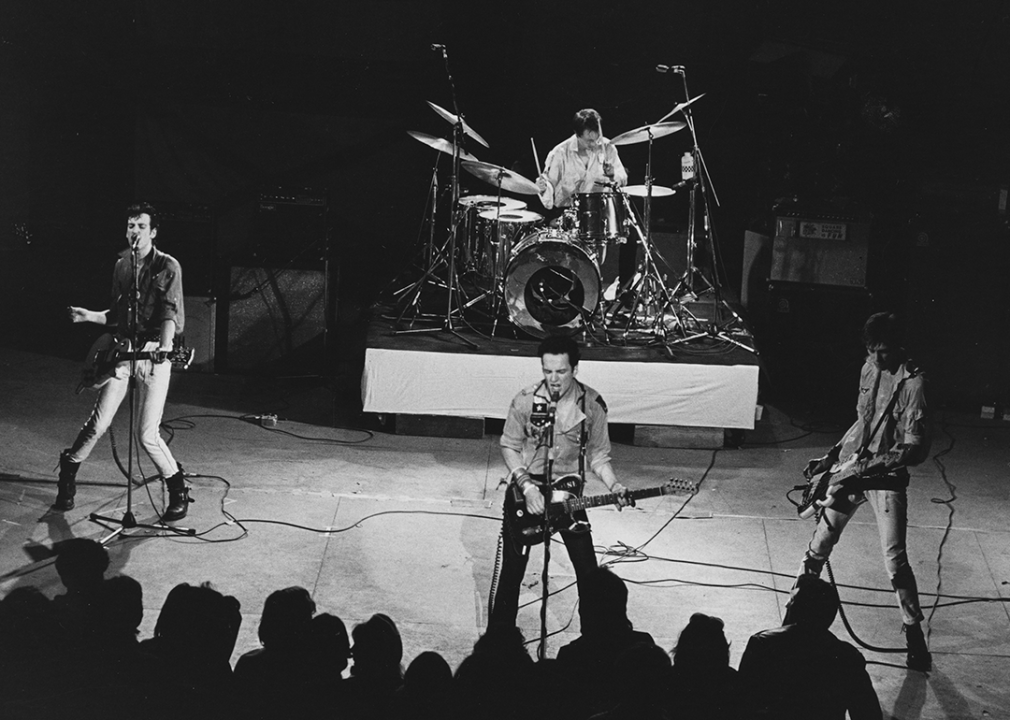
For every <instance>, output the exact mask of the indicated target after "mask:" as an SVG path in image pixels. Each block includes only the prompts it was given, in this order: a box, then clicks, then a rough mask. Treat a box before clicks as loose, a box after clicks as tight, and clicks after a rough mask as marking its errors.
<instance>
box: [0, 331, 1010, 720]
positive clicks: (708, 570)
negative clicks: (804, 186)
mask: <svg viewBox="0 0 1010 720" xmlns="http://www.w3.org/2000/svg"><path fill="white" fill-rule="evenodd" d="M528 362H530V363H531V364H532V365H533V367H532V368H531V370H530V372H531V374H533V375H535V374H536V360H535V359H533V358H529V359H528ZM0 364H2V367H3V374H2V379H0V403H2V410H3V411H2V414H0V431H2V437H3V452H2V455H0V550H2V552H0V592H2V593H6V592H9V591H10V590H11V589H12V588H15V587H18V586H20V585H26V584H30V585H35V586H38V587H40V588H41V589H42V590H43V591H44V592H45V593H46V594H47V595H49V596H50V597H51V596H53V595H56V594H58V593H61V592H62V588H61V586H60V583H59V580H58V578H57V575H56V572H55V569H54V567H53V563H52V551H53V546H54V545H55V544H57V543H58V542H60V541H62V540H65V539H68V538H71V537H90V538H95V539H102V538H103V537H105V536H106V535H108V532H109V531H107V530H106V529H104V528H102V527H100V526H99V525H97V524H96V523H94V522H92V521H90V520H89V514H91V513H102V514H105V515H109V516H113V517H122V514H123V512H124V510H125V509H126V487H125V482H124V480H123V477H122V475H121V474H120V473H119V472H118V470H117V468H116V465H115V463H114V461H113V455H112V452H111V445H110V442H109V440H108V439H103V440H102V442H100V443H99V445H98V447H97V449H96V451H95V453H94V454H93V455H92V458H91V459H90V460H89V461H88V462H87V463H86V464H85V465H84V466H83V467H82V469H81V472H80V475H79V481H80V489H79V491H78V495H77V507H76V508H75V509H74V510H73V511H71V512H69V513H67V514H65V515H60V514H52V513H49V512H48V511H47V510H48V507H49V505H50V503H51V502H52V500H53V498H54V496H55V480H56V475H55V472H54V470H53V468H54V465H55V463H56V460H57V456H58V454H59V451H60V449H62V448H64V447H66V446H67V445H68V444H69V443H70V441H71V440H72V438H73V437H74V434H75V433H76V432H77V430H78V428H79V427H80V425H81V423H82V422H83V421H84V419H85V417H86V416H87V414H88V412H89V410H90V405H91V403H92V402H93V395H89V394H82V395H74V394H73V390H74V388H75V386H76V384H77V379H78V371H79V368H78V365H77V364H76V363H74V362H71V361H68V360H63V359H58V358H54V357H51V356H47V355H39V354H31V353H27V352H23V351H15V350H0ZM852 382H853V392H854V391H855V383H856V378H853V379H852ZM333 390H334V389H333V387H332V385H331V386H330V387H326V385H325V384H324V382H322V381H321V380H318V379H312V378H300V379H299V378H294V379H286V380H285V379H264V378H252V377H241V376H214V375H207V374H198V373H178V374H177V375H176V376H175V378H174V379H173V389H172V391H171V393H170V396H169V400H170V402H169V404H168V407H167V410H166V413H165V420H166V423H167V427H168V428H169V429H168V430H167V431H166V435H171V437H172V441H171V446H172V448H173V451H174V452H175V453H176V455H177V457H178V458H179V459H180V461H181V462H182V463H183V464H184V466H185V469H186V471H187V472H188V473H192V474H193V477H192V478H191V482H192V485H193V496H194V498H195V499H196V503H195V504H193V505H192V506H191V507H190V513H189V517H187V518H186V519H185V520H183V521H181V522H179V523H177V524H178V525H180V526H186V527H190V528H192V529H193V530H194V531H195V532H196V535H195V536H193V537H188V536H178V535H174V534H171V533H169V532H166V531H163V530H140V529H133V530H130V531H127V532H125V533H122V534H121V535H119V536H118V537H116V538H115V539H113V540H112V541H110V543H109V545H108V547H109V551H110V554H111V557H112V567H111V568H110V571H109V573H110V574H113V573H126V574H128V575H131V576H133V577H134V578H136V579H137V580H139V581H140V582H141V583H142V585H143V588H144V604H145V617H144V622H143V625H142V628H141V636H142V637H145V638H146V637H150V635H151V633H152V631H153V627H154V623H155V621H156V619H157V615H158V611H159V609H160V607H161V605H162V603H163V601H164V599H165V597H166V595H167V594H168V592H169V590H170V589H171V588H172V587H173V586H174V585H176V584H177V583H180V582H189V583H199V582H203V581H205V580H209V581H212V582H213V583H214V584H215V585H216V586H217V587H218V588H219V589H220V590H222V591H223V592H225V593H227V594H232V595H235V596H236V597H237V598H238V599H239V600H240V601H241V603H242V611H243V615H244V621H243V625H242V629H241V634H240V636H239V641H238V645H237V647H236V650H235V657H236V658H237V656H238V655H239V654H241V653H244V652H246V651H248V650H251V649H254V648H256V647H257V646H258V642H257V639H256V629H257V624H258V621H259V613H260V611H261V609H262V607H263V601H264V600H265V598H266V596H267V594H268V593H270V592H271V591H273V590H276V589H279V588H282V587H286V586H290V585H301V586H304V587H306V588H308V589H309V591H310V592H311V593H312V595H313V597H314V598H315V601H316V604H317V606H318V609H319V611H327V612H332V613H335V614H337V615H339V616H340V617H342V618H343V619H344V621H345V622H346V623H347V624H348V626H349V627H350V626H352V625H353V624H354V623H356V622H359V621H361V620H364V619H366V618H368V617H369V616H370V615H372V614H373V613H376V612H383V613H387V614H388V615H389V616H390V617H392V618H393V619H394V620H395V621H396V623H397V624H398V626H399V628H400V631H401V633H402V635H403V639H404V646H405V647H404V662H405V664H406V663H409V661H410V660H412V659H413V658H414V657H415V656H417V655H418V654H419V653H420V652H422V651H424V650H435V651H438V652H439V653H441V654H442V655H443V656H444V657H445V658H446V659H447V660H448V661H449V663H450V665H451V666H452V667H453V668H455V667H456V666H457V665H458V664H459V662H460V661H461V660H462V659H463V657H465V656H466V655H467V653H468V652H469V651H470V649H471V647H472V645H473V643H474V641H475V640H476V639H477V638H478V636H479V634H480V633H481V632H482V631H483V629H484V625H485V621H486V608H487V593H488V588H489V586H490V582H491V574H492V570H493V568H494V562H495V550H496V544H497V536H498V531H499V527H500V515H501V509H500V508H501V502H502V496H503V493H502V487H501V485H500V479H501V477H502V475H503V463H502V461H501V458H500V455H499V453H498V446H497V443H498V438H497V437H496V436H492V435H486V436H484V437H482V438H480V439H475V440H462V439H441V438H431V437H424V438H416V437H408V436H395V435H388V434H382V433H378V432H369V431H366V430H363V429H360V428H359V427H356V426H357V425H359V423H360V418H359V417H358V416H357V415H355V414H354V413H353V412H348V411H347V410H346V409H341V408H340V407H338V406H339V403H338V402H337V401H336V400H335V397H337V396H335V395H334V392H333ZM265 413H276V414H277V415H279V416H280V418H281V419H280V421H279V423H278V426H277V427H276V428H275V429H268V428H263V427H260V426H259V425H258V424H256V423H253V422H248V421H247V420H244V419H243V417H244V416H249V415H260V414H265ZM341 413H343V415H344V417H342V418H341V422H342V423H343V424H345V425H350V426H355V427H351V428H342V427H335V421H334V418H337V417H340V416H341ZM126 418H127V413H126V412H125V411H124V412H121V413H120V414H119V417H118V418H117V421H116V424H115V426H114V430H115V438H116V441H117V446H118V449H119V451H120V453H125V448H126V426H125V422H126ZM938 421H939V422H938V424H937V429H936V432H935V435H934V442H933V449H932V452H933V455H934V457H933V459H931V460H930V461H927V462H926V463H924V464H923V465H922V466H920V467H918V468H915V469H914V472H913V479H912V485H911V489H910V493H909V494H910V508H909V515H910V519H911V523H910V528H909V552H910V556H911V561H912V564H913V567H914V569H915V572H916V576H917V579H918V582H919V587H920V590H921V592H922V597H923V603H924V609H925V612H926V615H927V619H928V628H929V641H930V646H931V649H932V651H933V655H934V668H933V670H932V671H931V672H930V673H928V674H924V673H918V672H912V671H909V670H906V669H905V668H904V667H903V661H904V655H903V653H901V654H888V653H883V652H877V651H869V650H864V654H865V655H866V657H867V658H868V659H869V660H870V661H871V664H870V665H869V670H870V674H871V676H872V678H873V680H874V683H875V685H876V688H877V692H878V694H879V696H880V699H881V704H882V706H883V709H884V716H885V717H896V718H902V719H903V720H909V719H911V718H937V719H938V718H969V717H971V718H978V717H994V718H995V717H1008V716H1010V687H1008V683H1007V681H1006V678H1007V677H1010V615H1008V608H1007V605H1006V600H1007V598H1008V597H1010V590H1008V587H1010V586H1008V584H1007V582H1008V580H1010V530H1008V528H1007V523H1006V518H1007V517H1008V511H1010V483H1008V482H1007V468H1008V463H1010V443H1008V436H1010V423H1005V422H999V421H983V420H980V419H978V418H973V417H968V416H967V415H959V414H957V413H954V412H952V411H945V410H942V409H941V410H938ZM807 423H808V421H805V420H803V419H801V418H790V417H788V416H786V415H785V414H784V413H783V412H782V411H781V410H780V409H778V408H776V407H769V408H766V411H765V413H764V417H763V419H762V420H760V421H759V422H758V423H757V424H756V427H755V428H754V429H753V430H748V431H746V433H745V442H744V444H743V446H742V447H741V448H738V449H721V450H715V451H713V450H679V449H663V448H649V447H636V446H632V445H627V444H622V443H616V444H615V446H614V465H615V467H616V469H617V472H618V475H619V477H620V479H621V480H622V481H623V482H624V483H625V484H627V485H629V486H631V487H632V488H641V487H647V486H651V485H655V484H659V483H661V482H663V481H664V480H666V479H668V478H670V477H681V478H686V479H689V480H693V481H696V482H699V483H700V491H699V492H698V493H697V494H696V495H694V496H684V495H672V496H666V497H662V498H655V499H651V500H644V501H641V502H640V503H639V504H638V506H637V507H635V508H629V509H625V510H624V511H623V512H618V511H617V510H616V509H615V508H613V507H601V508H597V509H593V510H590V511H589V512H590V519H591V520H592V523H593V529H594V538H595V541H596V543H597V545H598V551H599V559H600V561H601V562H605V563H612V564H613V567H614V569H615V570H616V572H618V573H619V574H620V575H621V576H622V577H624V578H625V579H626V580H627V581H628V583H629V585H630V600H629V614H630V617H631V618H632V620H633V621H634V623H635V626H636V627H637V628H638V629H641V630H645V631H648V632H650V633H651V634H652V635H653V636H654V637H655V638H656V639H657V641H658V642H659V643H660V644H661V645H662V646H663V647H664V648H666V649H670V648H672V647H673V645H674V643H675V641H676V637H677V634H678V632H679V631H680V630H681V628H683V626H684V625H685V624H686V623H687V620H688V618H689V617H690V615H691V613H693V612H697V611H701V612H706V613H710V614H714V615H718V616H720V617H722V618H723V619H724V620H725V622H726V632H727V635H728V636H729V638H730V639H731V640H732V647H731V653H732V655H731V662H732V664H733V665H734V666H736V665H737V664H738V663H739V660H740V654H741V653H742V652H743V649H744V647H745V645H746V641H747V638H748V636H750V635H751V634H752V633H754V632H756V631H758V630H761V629H765V628H768V627H772V626H775V625H778V624H779V623H780V622H781V617H782V612H783V608H784V604H785V600H786V591H787V589H788V587H789V586H790V584H791V576H792V573H793V572H794V571H795V570H796V568H797V566H798V564H799V561H800V557H801V554H802V552H803V549H804V547H805V545H806V542H807V540H808V538H809V535H810V532H811V530H812V524H811V522H810V521H802V520H799V519H798V518H797V516H796V513H795V510H794V509H793V506H792V505H790V504H789V502H788V501H787V500H786V497H785V493H786V491H787V490H789V489H790V488H791V487H792V486H793V485H794V484H796V483H797V482H798V481H799V479H800V476H799V471H800V469H801V468H802V467H803V465H804V464H805V462H806V460H807V459H808V458H810V457H812V456H814V455H819V454H820V453H821V452H822V451H823V450H824V449H825V448H827V447H829V446H830V445H831V444H832V443H833V442H834V441H835V440H836V439H837V437H838V436H839V434H840V432H841V430H842V428H841V427H839V426H832V427H828V426H826V425H825V424H823V423H821V424H819V425H818V426H810V425H808V424H807ZM140 468H141V469H142V470H143V471H145V472H148V473H150V472H152V468H151V465H150V462H149V461H148V460H147V458H146V457H141V458H140ZM602 490H603V488H602V485H601V484H600V483H599V482H598V481H596V480H594V481H592V482H591V483H590V486H589V488H588V492H590V493H592V494H596V493H599V492H602ZM132 495H133V497H132V509H133V511H134V513H135V515H136V516H137V519H138V521H140V522H151V521H153V520H155V518H156V516H157V511H158V510H159V509H160V508H162V507H163V503H164V495H163V490H162V484H161V483H160V482H159V481H154V482H150V483H147V484H141V485H138V486H137V487H135V488H134V492H133V494H132ZM555 549H556V552H554V553H552V562H551V568H550V570H551V575H550V583H551V587H552V589H554V590H556V591H558V592H557V594H555V595H554V596H552V597H551V598H550V601H549V603H548V622H549V629H550V631H551V632H552V633H554V634H553V635H552V636H551V637H550V638H549V639H548V655H549V656H554V655H555V654H556V652H557V649H558V648H559V647H560V646H561V645H562V644H564V643H566V642H568V641H570V640H571V639H573V638H575V637H576V636H577V632H578V618H577V613H576V594H575V590H574V587H572V583H573V581H574V578H573V574H572V569H571V566H570V564H569V562H568V559H567V555H566V553H565V552H564V550H563V549H562V548H561V546H560V545H558V546H555ZM542 557H543V556H542V553H541V552H540V551H539V550H534V552H533V557H532V559H531V562H530V564H529V574H528V576H527V578H526V583H525V585H524V589H523V595H522V602H524V603H526V604H525V606H524V607H523V608H522V609H521V611H520V616H519V622H520V625H521V627H522V629H523V630H524V632H525V633H526V636H527V637H528V638H529V639H531V640H535V639H536V638H537V636H538V633H539V599H540V584H539V583H540V571H541V565H542ZM833 567H834V572H835V577H836V579H837V582H838V583H839V586H840V590H841V595H842V598H843V601H844V603H845V614H846V616H847V618H848V619H849V622H850V623H851V627H852V629H853V631H854V632H855V634H856V635H857V636H858V637H859V638H861V639H862V640H864V641H865V642H867V643H868V644H870V645H873V646H877V647H883V648H899V647H901V646H902V645H903V637H902V635H901V633H900V628H901V618H900V615H899V613H898V610H897V608H896V607H895V602H894V598H893V595H892V593H891V591H890V589H889V584H888V581H887V578H886V575H885V573H884V569H883V563H882V560H881V556H880V550H879V546H878V540H877V532H876V526H875V523H874V520H873V515H872V511H871V510H870V508H869V507H863V508H861V509H860V511H859V513H858V514H857V516H856V518H855V519H854V520H853V522H852V523H851V524H850V526H849V527H848V529H847V530H846V533H845V536H844V538H843V540H842V542H841V544H840V546H839V547H838V549H837V551H836V553H835V556H834V558H833ZM938 593H939V594H938ZM833 629H834V631H835V632H836V634H838V635H839V636H840V637H843V638H845V639H847V640H850V641H852V638H851V636H850V635H849V633H848V632H847V631H846V629H845V627H844V626H843V624H842V622H841V620H839V621H838V622H837V623H836V625H835V627H834V628H833ZM534 650H535V646H534V645H531V652H533V651H534Z"/></svg>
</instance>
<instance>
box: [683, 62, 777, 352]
mask: <svg viewBox="0 0 1010 720" xmlns="http://www.w3.org/2000/svg"><path fill="white" fill-rule="evenodd" d="M675 72H676V73H677V74H678V75H680V79H681V81H682V83H683V85H684V97H686V98H689V99H690V97H691V95H690V94H689V92H688V89H687V71H686V70H685V69H684V68H683V67H678V68H677V69H676V70H675ZM681 113H683V115H684V120H685V122H686V123H687V128H688V130H689V131H690V132H691V143H692V148H691V154H692V155H693V156H694V167H695V172H694V178H693V180H692V183H691V195H690V203H689V210H688V212H689V215H688V219H687V228H688V229H687V263H686V265H687V267H686V268H685V269H684V274H683V276H681V279H680V281H679V282H678V283H677V286H676V287H675V288H674V290H673V295H674V296H675V297H677V298H678V299H679V298H680V297H681V296H684V297H689V298H691V299H697V297H698V293H696V292H695V285H694V278H695V276H697V277H698V278H700V279H701V280H702V281H704V283H705V285H706V286H707V287H705V288H704V289H703V290H702V291H701V292H706V291H711V292H712V297H713V311H712V315H713V318H712V321H711V322H710V323H709V324H708V327H707V328H705V329H704V330H700V331H698V332H695V333H693V334H691V335H688V334H686V332H685V335H684V337H682V338H678V339H676V340H673V341H671V342H669V343H668V346H671V345H678V344H681V343H688V342H691V341H693V340H697V339H701V338H711V339H715V340H722V341H724V342H728V343H730V344H732V345H736V346H737V347H739V348H742V349H744V350H747V351H748V352H751V353H754V354H755V355H756V354H757V350H756V349H755V348H753V347H752V346H750V345H747V344H746V343H742V342H740V341H739V340H737V339H736V338H734V337H732V336H730V335H729V334H727V333H726V332H725V331H724V330H723V329H722V328H720V327H719V311H720V308H722V310H723V311H725V312H726V313H728V314H729V315H731V316H732V319H731V320H730V322H729V323H728V324H733V323H740V324H741V325H742V323H743V321H742V319H741V318H740V316H739V315H738V314H737V313H736V311H734V310H733V309H732V308H731V307H730V306H729V304H728V303H727V302H726V301H725V300H724V299H723V297H722V294H721V293H720V291H719V282H718V263H719V261H718V256H717V255H716V247H715V237H714V234H713V232H712V214H711V209H712V208H711V202H710V201H709V198H708V196H709V193H711V195H712V200H714V201H715V204H716V206H719V205H720V203H719V196H718V194H717V193H716V191H715V186H714V185H713V183H712V178H711V176H710V175H709V174H708V165H707V164H706V163H705V156H704V155H702V152H701V146H700V145H699V144H698V133H697V132H696V130H695V125H694V110H693V109H692V108H691V106H690V102H689V103H688V105H687V106H685V107H683V108H682V109H681ZM699 195H700V202H701V213H702V218H703V221H704V230H703V232H704V234H705V236H706V239H707V240H708V248H709V253H710V254H711V257H712V279H711V280H710V279H708V278H706V277H705V275H704V274H702V272H701V270H699V269H698V268H697V267H696V266H695V264H694V253H695V250H696V249H697V245H698V244H697V240H696V232H697V227H696V226H697V222H696V215H697V202H698V200H697V198H698V197H699ZM681 308H683V309H684V312H686V313H687V314H689V315H691V317H692V318H693V319H694V321H695V323H696V324H698V323H697V321H698V318H697V317H694V314H693V313H691V311H690V310H688V309H686V308H684V307H683V303H681ZM680 326H681V329H683V327H684V323H683V320H681V322H680Z"/></svg>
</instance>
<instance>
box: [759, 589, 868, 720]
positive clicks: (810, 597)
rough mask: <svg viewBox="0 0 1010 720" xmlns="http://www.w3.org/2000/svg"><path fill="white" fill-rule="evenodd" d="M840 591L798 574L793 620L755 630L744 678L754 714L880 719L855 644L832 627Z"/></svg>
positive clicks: (812, 719) (788, 719) (779, 719)
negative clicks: (772, 627)
mask: <svg viewBox="0 0 1010 720" xmlns="http://www.w3.org/2000/svg"><path fill="white" fill-rule="evenodd" d="M838 603H839V601H838V592H837V591H836V590H835V588H834V586H832V585H830V584H829V583H827V582H825V581H823V580H821V579H820V578H818V577H816V576H814V575H804V576H802V577H800V578H799V580H798V581H797V584H796V590H795V592H794V593H793V597H792V598H791V599H790V601H789V607H788V617H789V620H790V622H789V623H788V624H786V625H783V626H782V627H777V628H774V629H771V630H764V631H762V632H759V633H756V634H755V635H753V636H751V638H750V640H749V641H748V642H747V648H746V649H745V650H744V653H743V657H742V658H740V679H741V682H742V683H743V684H744V688H745V692H746V695H747V703H748V706H749V708H750V709H751V711H752V713H753V717H755V718H775V719H776V720H792V719H793V718H795V719H796V720H800V719H803V720H820V719H822V718H823V719H824V720H836V719H837V720H843V719H844V718H845V713H846V712H848V714H849V718H850V719H851V720H880V717H881V711H880V704H879V702H878V701H877V694H876V692H875V691H874V689H873V684H872V682H871V681H870V676H869V675H868V674H867V673H866V661H865V660H864V659H863V656H862V655H861V654H860V653H859V651H858V650H856V648H854V647H853V646H852V645H850V644H849V643H847V642H844V641H842V640H839V639H838V638H836V637H835V636H834V634H832V632H831V631H830V630H829V628H830V627H831V623H833V622H834V620H835V616H836V615H837V614H838Z"/></svg>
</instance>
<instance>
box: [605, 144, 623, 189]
mask: <svg viewBox="0 0 1010 720" xmlns="http://www.w3.org/2000/svg"><path fill="white" fill-rule="evenodd" d="M607 162H609V163H610V164H612V165H613V166H614V182H615V183H617V185H618V186H619V187H624V186H625V185H627V184H628V171H627V170H625V168H624V163H622V162H621V156H620V155H618V154H617V147H616V146H615V145H614V144H613V143H609V142H608V143H607Z"/></svg>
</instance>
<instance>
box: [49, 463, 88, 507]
mask: <svg viewBox="0 0 1010 720" xmlns="http://www.w3.org/2000/svg"><path fill="white" fill-rule="evenodd" d="M69 455H70V448H67V449H66V450H64V451H63V452H61V453H60V479H59V480H58V481H57V483H56V502H54V503H53V504H52V506H51V507H50V509H51V510H54V511H55V512H66V511H67V510H73V509H74V495H76V494H77V470H78V469H79V468H80V467H81V464H80V463H77V462H74V461H73V460H71V459H70V457H69Z"/></svg>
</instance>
